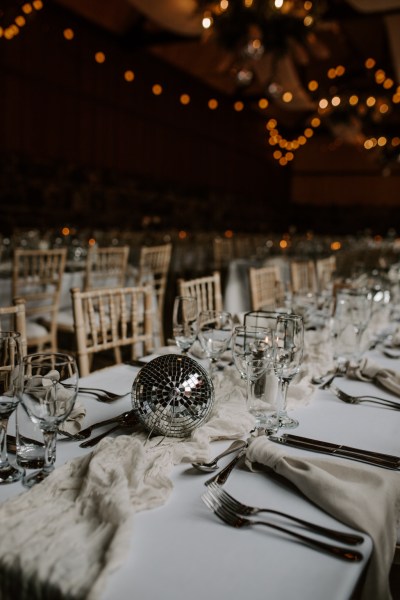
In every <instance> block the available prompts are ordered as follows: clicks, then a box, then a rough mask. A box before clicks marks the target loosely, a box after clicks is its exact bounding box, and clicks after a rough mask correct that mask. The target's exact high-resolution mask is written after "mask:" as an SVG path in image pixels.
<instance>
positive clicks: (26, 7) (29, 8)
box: [22, 2, 32, 15]
mask: <svg viewBox="0 0 400 600" xmlns="http://www.w3.org/2000/svg"><path fill="white" fill-rule="evenodd" d="M22 10H23V11H24V13H25V14H26V15H30V14H31V12H32V6H31V5H30V4H29V2H26V3H25V4H23V5H22Z"/></svg>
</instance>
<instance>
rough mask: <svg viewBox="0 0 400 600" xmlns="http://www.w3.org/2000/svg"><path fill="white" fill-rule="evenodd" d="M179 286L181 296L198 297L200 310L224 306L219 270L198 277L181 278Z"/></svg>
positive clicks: (217, 308)
mask: <svg viewBox="0 0 400 600" xmlns="http://www.w3.org/2000/svg"><path fill="white" fill-rule="evenodd" d="M178 287H179V294H180V295H181V296H193V297H194V298H196V299H197V309H198V312H201V311H202V310H222V308H223V302H222V291H221V275H220V273H219V271H214V273H213V274H212V275H206V276H204V277H197V279H186V280H185V279H179V280H178Z"/></svg>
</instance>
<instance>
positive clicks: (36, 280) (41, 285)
mask: <svg viewBox="0 0 400 600" xmlns="http://www.w3.org/2000/svg"><path fill="white" fill-rule="evenodd" d="M66 256H67V249H66V248H60V249H56V250H23V249H21V248H17V249H16V250H15V251H14V257H13V273H12V296H13V297H14V298H17V297H18V298H23V299H24V300H25V302H26V318H27V320H26V336H27V344H28V347H30V346H34V347H36V348H37V350H38V351H39V352H41V351H43V350H45V349H47V347H49V349H50V350H51V351H53V352H56V351H57V314H58V309H59V302H60V291H61V283H62V278H63V274H64V270H65V261H66Z"/></svg>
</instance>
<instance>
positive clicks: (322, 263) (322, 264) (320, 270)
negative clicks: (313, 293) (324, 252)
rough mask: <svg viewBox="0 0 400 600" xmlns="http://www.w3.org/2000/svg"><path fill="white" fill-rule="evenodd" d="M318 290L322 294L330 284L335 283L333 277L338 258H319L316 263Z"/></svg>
mask: <svg viewBox="0 0 400 600" xmlns="http://www.w3.org/2000/svg"><path fill="white" fill-rule="evenodd" d="M316 269H317V279H318V290H319V291H320V292H322V290H325V289H326V288H327V287H328V286H329V284H330V283H333V276H334V273H335V271H336V256H333V255H332V256H328V257H327V258H319V259H318V260H317V262H316Z"/></svg>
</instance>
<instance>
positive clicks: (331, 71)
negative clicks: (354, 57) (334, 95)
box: [327, 68, 336, 79]
mask: <svg viewBox="0 0 400 600" xmlns="http://www.w3.org/2000/svg"><path fill="white" fill-rule="evenodd" d="M327 76H328V78H329V79H334V78H335V77H336V69H334V68H331V69H328V72H327Z"/></svg>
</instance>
